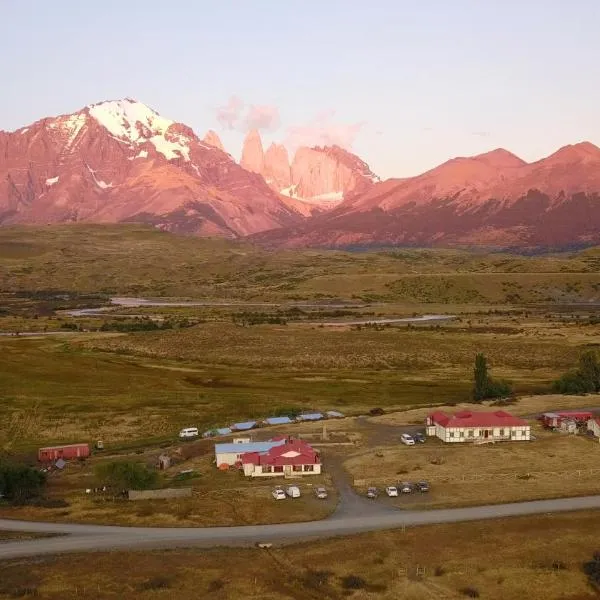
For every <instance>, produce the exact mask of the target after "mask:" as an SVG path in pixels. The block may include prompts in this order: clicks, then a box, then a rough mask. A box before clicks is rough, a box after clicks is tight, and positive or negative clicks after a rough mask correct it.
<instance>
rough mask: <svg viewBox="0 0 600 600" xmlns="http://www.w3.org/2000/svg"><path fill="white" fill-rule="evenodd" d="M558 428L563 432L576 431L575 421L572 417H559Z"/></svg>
mask: <svg viewBox="0 0 600 600" xmlns="http://www.w3.org/2000/svg"><path fill="white" fill-rule="evenodd" d="M560 430H561V431H562V432H563V433H577V421H574V420H573V419H561V420H560Z"/></svg>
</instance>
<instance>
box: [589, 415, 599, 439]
mask: <svg viewBox="0 0 600 600" xmlns="http://www.w3.org/2000/svg"><path fill="white" fill-rule="evenodd" d="M587 430H588V431H589V432H591V433H592V435H593V436H594V437H596V438H598V441H600V417H594V418H592V419H588V422H587Z"/></svg>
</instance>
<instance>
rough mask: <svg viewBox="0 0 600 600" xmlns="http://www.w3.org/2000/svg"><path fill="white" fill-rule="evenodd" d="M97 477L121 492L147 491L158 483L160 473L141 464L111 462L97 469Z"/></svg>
mask: <svg viewBox="0 0 600 600" xmlns="http://www.w3.org/2000/svg"><path fill="white" fill-rule="evenodd" d="M96 477H98V479H100V480H101V481H102V482H103V483H105V484H106V485H108V486H110V487H112V488H116V489H119V490H147V489H149V488H151V487H153V486H154V485H155V484H156V482H157V481H158V473H157V472H156V471H152V470H150V469H148V467H146V465H143V464H141V463H136V462H126V461H122V462H110V463H104V464H100V465H98V466H97V467H96Z"/></svg>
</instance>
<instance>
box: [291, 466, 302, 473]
mask: <svg viewBox="0 0 600 600" xmlns="http://www.w3.org/2000/svg"><path fill="white" fill-rule="evenodd" d="M292 471H296V472H298V471H302V465H294V466H293V468H292Z"/></svg>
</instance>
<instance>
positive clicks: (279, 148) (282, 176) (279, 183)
mask: <svg viewBox="0 0 600 600" xmlns="http://www.w3.org/2000/svg"><path fill="white" fill-rule="evenodd" d="M262 175H263V177H264V178H265V181H266V182H267V183H268V184H269V185H270V186H271V187H272V188H273V189H276V190H278V191H279V190H282V189H284V188H288V187H289V186H290V185H291V170H290V157H289V155H288V151H287V149H286V147H285V146H283V145H282V144H271V145H270V146H269V147H268V148H267V151H266V152H265V160H264V170H263V173H262Z"/></svg>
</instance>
